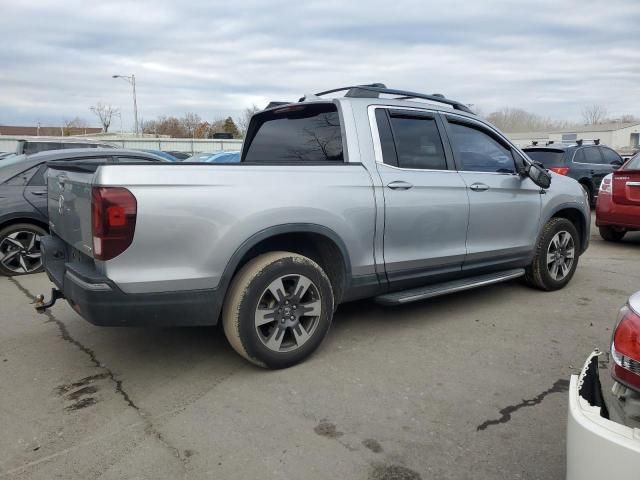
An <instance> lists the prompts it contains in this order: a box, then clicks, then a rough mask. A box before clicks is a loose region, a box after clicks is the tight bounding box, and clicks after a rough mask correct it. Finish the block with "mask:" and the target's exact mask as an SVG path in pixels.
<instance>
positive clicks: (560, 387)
mask: <svg viewBox="0 0 640 480" xmlns="http://www.w3.org/2000/svg"><path fill="white" fill-rule="evenodd" d="M568 390H569V380H566V379H564V378H561V379H560V380H556V382H555V383H554V384H553V387H551V388H549V389H547V390H545V391H544V392H542V393H539V394H538V395H536V396H535V397H533V398H529V399H527V400H522V401H521V402H520V403H518V404H516V405H509V406H508V407H505V408H503V409H502V410H500V415H501V417H500V418H497V419H495V420H487V421H486V422H483V423H481V424H480V425H478V426H477V427H476V431H480V430H486V429H487V427H489V426H491V425H498V424H500V423H507V422H508V421H509V420H511V414H512V413H513V412H515V411H516V410H520V409H521V408H524V407H533V406H535V405H538V404H540V402H542V400H544V398H545V397H546V396H547V395H549V394H551V393H560V392H566V391H568Z"/></svg>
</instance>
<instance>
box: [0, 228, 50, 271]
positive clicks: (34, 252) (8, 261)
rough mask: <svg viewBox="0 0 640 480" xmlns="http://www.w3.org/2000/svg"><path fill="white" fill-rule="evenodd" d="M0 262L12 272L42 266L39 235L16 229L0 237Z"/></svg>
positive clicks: (32, 269) (35, 268) (33, 269)
mask: <svg viewBox="0 0 640 480" xmlns="http://www.w3.org/2000/svg"><path fill="white" fill-rule="evenodd" d="M0 264H2V266H3V267H4V268H6V269H7V270H9V271H11V272H13V273H18V274H22V273H31V272H35V271H36V270H38V269H40V268H41V267H42V255H41V253H40V235H38V234H37V233H36V232H33V231H30V230H18V231H15V232H12V233H10V234H9V235H7V236H6V237H3V238H1V239H0Z"/></svg>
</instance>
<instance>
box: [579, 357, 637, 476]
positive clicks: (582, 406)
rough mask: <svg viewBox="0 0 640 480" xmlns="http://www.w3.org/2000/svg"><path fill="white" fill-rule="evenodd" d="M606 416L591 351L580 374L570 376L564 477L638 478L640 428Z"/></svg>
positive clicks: (594, 359) (596, 367)
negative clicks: (565, 474) (565, 470)
mask: <svg viewBox="0 0 640 480" xmlns="http://www.w3.org/2000/svg"><path fill="white" fill-rule="evenodd" d="M608 417H609V414H608V411H607V407H606V405H605V404H604V400H603V396H602V389H601V386H600V380H599V377H598V354H597V353H595V352H594V353H592V354H591V356H590V357H589V358H588V359H587V361H586V362H585V365H584V367H583V369H582V372H581V373H580V375H579V376H578V375H572V376H571V383H570V386H569V418H568V421H567V480H590V479H598V480H601V479H603V478H615V479H616V480H632V479H633V480H637V479H638V478H639V475H640V430H638V429H634V428H630V427H627V426H625V425H623V424H620V423H616V422H613V421H611V420H609V419H608Z"/></svg>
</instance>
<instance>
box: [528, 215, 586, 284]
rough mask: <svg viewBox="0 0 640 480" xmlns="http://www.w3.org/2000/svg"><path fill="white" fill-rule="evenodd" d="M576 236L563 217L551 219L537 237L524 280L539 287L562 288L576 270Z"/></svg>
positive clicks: (570, 225) (577, 238) (577, 250)
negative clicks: (531, 259)
mask: <svg viewBox="0 0 640 480" xmlns="http://www.w3.org/2000/svg"><path fill="white" fill-rule="evenodd" d="M579 251H580V239H579V237H578V231H577V230H576V227H575V226H574V225H573V223H571V222H570V221H569V220H567V219H566V218H552V219H551V220H549V222H547V224H546V225H545V226H544V228H543V230H542V234H541V235H540V238H539V239H538V244H537V245H536V250H535V254H534V258H533V262H531V265H529V266H528V267H527V270H526V274H525V280H526V282H527V283H528V284H529V285H531V286H532V287H536V288H539V289H541V290H547V291H551V290H559V289H561V288H563V287H564V286H565V285H566V284H567V283H569V281H570V280H571V278H572V277H573V274H574V273H575V271H576V268H577V266H578V252H579Z"/></svg>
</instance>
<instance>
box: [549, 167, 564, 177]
mask: <svg viewBox="0 0 640 480" xmlns="http://www.w3.org/2000/svg"><path fill="white" fill-rule="evenodd" d="M549 170H551V171H552V172H556V173H557V174H560V175H566V174H567V173H569V167H551V168H550V169H549Z"/></svg>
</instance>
